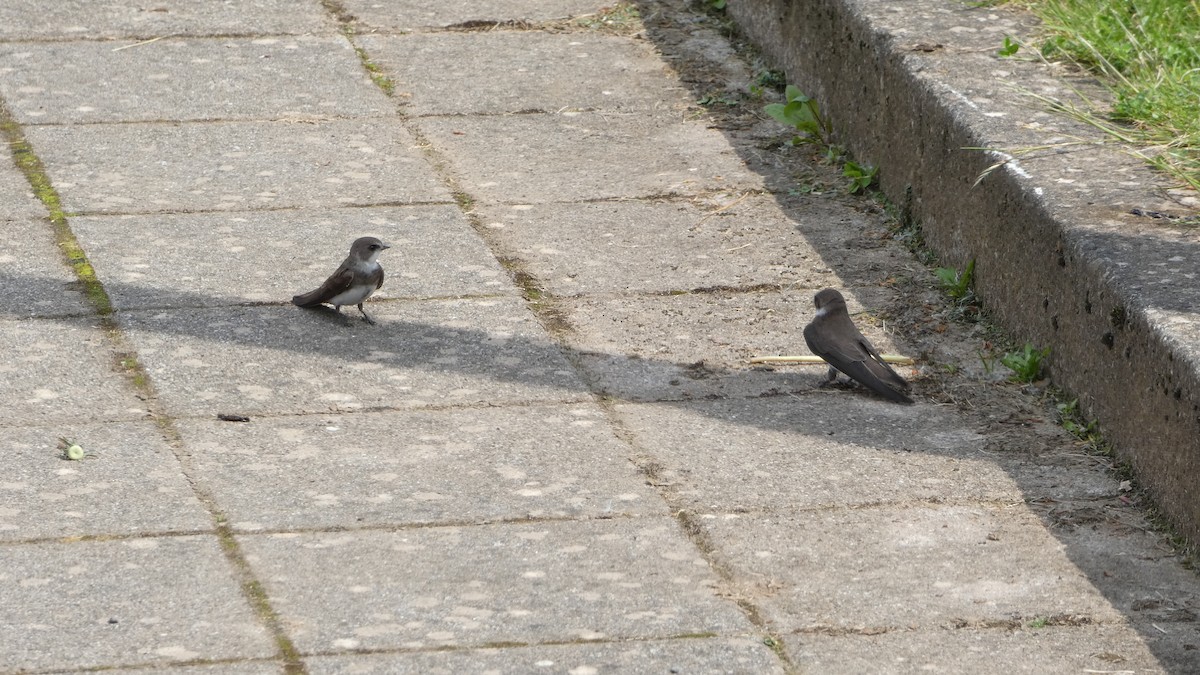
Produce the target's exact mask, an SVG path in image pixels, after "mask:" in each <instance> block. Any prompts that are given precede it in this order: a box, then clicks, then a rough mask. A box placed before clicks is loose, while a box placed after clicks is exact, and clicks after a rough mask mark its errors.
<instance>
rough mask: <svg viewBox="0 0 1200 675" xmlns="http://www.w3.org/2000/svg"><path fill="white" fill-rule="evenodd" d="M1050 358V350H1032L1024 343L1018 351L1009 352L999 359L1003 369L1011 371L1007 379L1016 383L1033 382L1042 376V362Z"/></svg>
mask: <svg viewBox="0 0 1200 675" xmlns="http://www.w3.org/2000/svg"><path fill="white" fill-rule="evenodd" d="M1047 356H1050V348H1049V347H1046V348H1045V349H1034V348H1033V345H1031V344H1029V343H1025V346H1024V347H1022V348H1021V349H1020V351H1015V352H1009V353H1007V354H1005V355H1004V356H1003V357H1001V359H1000V363H1003V364H1004V367H1005V368H1008V369H1009V370H1011V371H1013V374H1012V376H1011V377H1010V378H1009V379H1011V380H1013V381H1016V382H1033V381H1034V380H1036V379H1038V377H1039V376H1040V375H1041V374H1042V360H1043V359H1045V358H1046V357H1047Z"/></svg>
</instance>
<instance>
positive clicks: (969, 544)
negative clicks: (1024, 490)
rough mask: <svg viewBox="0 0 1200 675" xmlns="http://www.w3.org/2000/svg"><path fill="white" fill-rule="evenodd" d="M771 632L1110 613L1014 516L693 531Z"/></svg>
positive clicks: (996, 509) (1045, 536) (1024, 520)
mask: <svg viewBox="0 0 1200 675" xmlns="http://www.w3.org/2000/svg"><path fill="white" fill-rule="evenodd" d="M700 522H701V523H702V524H703V527H704V528H705V529H706V530H707V531H708V533H709V538H710V541H712V542H713V544H714V547H715V548H716V554H715V555H716V556H717V558H718V560H721V561H723V562H724V563H725V564H727V565H728V566H729V567H730V568H731V569H732V570H733V573H734V574H735V575H736V577H738V578H739V579H744V580H746V582H745V583H746V586H747V588H745V589H744V591H743V592H745V593H747V594H750V595H752V596H755V597H753V601H754V602H755V603H756V604H757V605H758V606H759V607H761V608H762V609H763V612H764V614H765V616H766V617H767V618H768V619H769V620H770V621H771V623H772V624H773V625H774V626H775V628H776V630H779V631H781V632H791V631H794V630H806V631H814V630H832V631H840V630H859V629H869V630H872V631H874V630H876V629H894V628H905V627H909V628H935V627H941V626H947V625H955V624H957V623H962V622H965V623H967V624H972V623H985V624H986V623H988V622H995V621H1008V620H1012V619H1017V620H1022V621H1024V620H1029V621H1032V620H1034V619H1035V618H1037V617H1049V616H1075V617H1079V618H1078V621H1079V622H1080V623H1097V622H1098V623H1111V622H1117V621H1121V620H1122V619H1121V614H1120V612H1118V611H1117V610H1116V609H1115V608H1114V607H1113V606H1112V605H1111V604H1110V603H1109V602H1108V601H1107V600H1106V599H1105V598H1104V596H1103V595H1101V594H1100V593H1099V592H1098V591H1097V590H1096V589H1095V587H1094V586H1092V584H1091V583H1089V581H1088V579H1087V577H1086V576H1085V575H1084V574H1083V573H1082V572H1081V571H1080V570H1079V569H1078V568H1077V567H1076V566H1075V565H1074V564H1072V562H1071V561H1070V560H1069V559H1068V557H1067V556H1066V555H1065V554H1064V550H1063V548H1064V547H1063V545H1062V544H1061V543H1059V542H1058V541H1057V540H1055V538H1054V537H1053V536H1051V534H1050V533H1049V532H1047V531H1046V529H1045V527H1044V526H1043V525H1042V523H1041V521H1040V520H1039V519H1038V518H1037V517H1036V516H1035V515H1033V514H1032V513H1030V512H1029V511H1028V510H1027V509H1026V507H1025V506H1024V505H1020V504H1018V505H1012V506H990V505H970V506H913V505H909V506H898V507H893V506H887V507H882V508H863V509H854V510H841V509H838V510H819V511H789V512H780V513H775V514H764V515H753V516H739V515H738V514H723V515H720V516H718V515H711V516H707V517H704V518H702V519H701V520H700Z"/></svg>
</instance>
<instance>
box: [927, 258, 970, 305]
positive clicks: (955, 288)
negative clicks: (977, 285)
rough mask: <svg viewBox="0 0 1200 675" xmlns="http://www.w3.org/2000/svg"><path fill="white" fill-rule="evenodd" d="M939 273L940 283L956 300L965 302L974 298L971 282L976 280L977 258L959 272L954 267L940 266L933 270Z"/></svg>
mask: <svg viewBox="0 0 1200 675" xmlns="http://www.w3.org/2000/svg"><path fill="white" fill-rule="evenodd" d="M933 273H934V274H936V275H937V279H938V285H939V286H941V287H942V290H943V291H945V292H946V295H949V296H950V297H951V298H953V299H954V300H957V301H959V302H965V301H970V300H972V299H973V298H972V296H973V295H974V292H973V291H972V290H971V282H973V281H974V280H975V259H974V258H971V261H970V262H968V263H967V266H966V268H964V269H963V271H961V272H959V271H958V270H956V269H954V268H953V267H939V268H937V269H936V270H934V271H933Z"/></svg>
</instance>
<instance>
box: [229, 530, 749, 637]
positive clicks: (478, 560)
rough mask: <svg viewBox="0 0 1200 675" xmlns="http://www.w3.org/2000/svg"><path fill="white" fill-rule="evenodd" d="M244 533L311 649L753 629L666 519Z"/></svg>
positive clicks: (276, 597) (274, 596) (269, 587)
mask: <svg viewBox="0 0 1200 675" xmlns="http://www.w3.org/2000/svg"><path fill="white" fill-rule="evenodd" d="M238 540H239V541H240V542H241V543H242V545H243V546H244V547H245V549H246V552H247V559H248V560H249V562H250V565H251V567H252V568H253V569H254V570H255V571H256V572H257V573H258V574H261V575H262V578H263V583H264V585H265V587H266V592H267V596H268V598H269V599H270V600H271V602H272V603H275V604H276V606H277V607H278V608H279V611H280V613H281V615H282V618H283V620H284V621H286V622H287V623H288V624H289V625H291V626H293V627H294V631H293V634H294V635H295V640H296V642H297V644H298V646H299V647H300V648H301V649H303V650H305V651H320V652H342V651H353V650H355V649H387V648H390V649H398V648H403V649H423V648H434V647H452V646H484V645H488V644H495V643H511V642H514V641H515V642H562V641H584V642H586V641H590V640H605V641H607V640H619V639H622V638H625V639H632V638H639V639H647V638H664V637H672V636H682V635H696V634H708V633H717V634H728V633H740V632H746V631H752V630H753V626H752V624H750V622H749V621H747V619H746V618H745V616H744V615H743V614H742V612H741V611H740V610H739V609H738V608H737V605H736V603H734V602H733V601H732V600H729V599H725V598H719V597H717V596H716V595H715V594H714V590H715V588H716V586H717V584H718V578H717V576H716V575H715V573H714V572H713V571H712V569H711V568H710V567H709V566H708V564H707V563H706V562H705V560H704V558H703V557H702V556H701V554H700V552H699V551H698V550H697V549H696V548H695V547H694V546H693V545H692V543H691V542H690V541H688V540H687V538H685V537H684V536H683V535H682V533H681V532H680V531H679V527H678V524H677V523H676V522H675V521H674V520H672V519H671V518H666V517H663V518H641V519H624V518H617V519H611V520H602V521H577V522H542V523H529V524H516V525H493V526H487V527H465V528H457V527H450V528H443V527H439V528H418V529H407V530H401V531H397V532H372V531H360V532H337V533H329V534H277V535H247V536H241V537H238ZM410 570H437V573H436V574H412V573H409V572H408V571H410Z"/></svg>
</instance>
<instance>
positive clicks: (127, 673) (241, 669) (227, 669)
mask: <svg viewBox="0 0 1200 675" xmlns="http://www.w3.org/2000/svg"><path fill="white" fill-rule="evenodd" d="M286 672H287V671H286V670H285V669H284V667H283V664H282V663H279V662H271V661H258V662H245V661H238V662H236V663H230V662H224V663H216V664H212V665H204V666H178V665H176V666H167V667H165V668H144V667H143V668H112V669H105V670H104V673H105V675H109V674H110V673H111V674H113V675H142V674H143V673H152V674H153V673H164V674H170V675H202V674H204V673H216V674H218V675H226V673H228V675H269V674H272V673H274V674H276V675H284V674H285V673H286Z"/></svg>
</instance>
